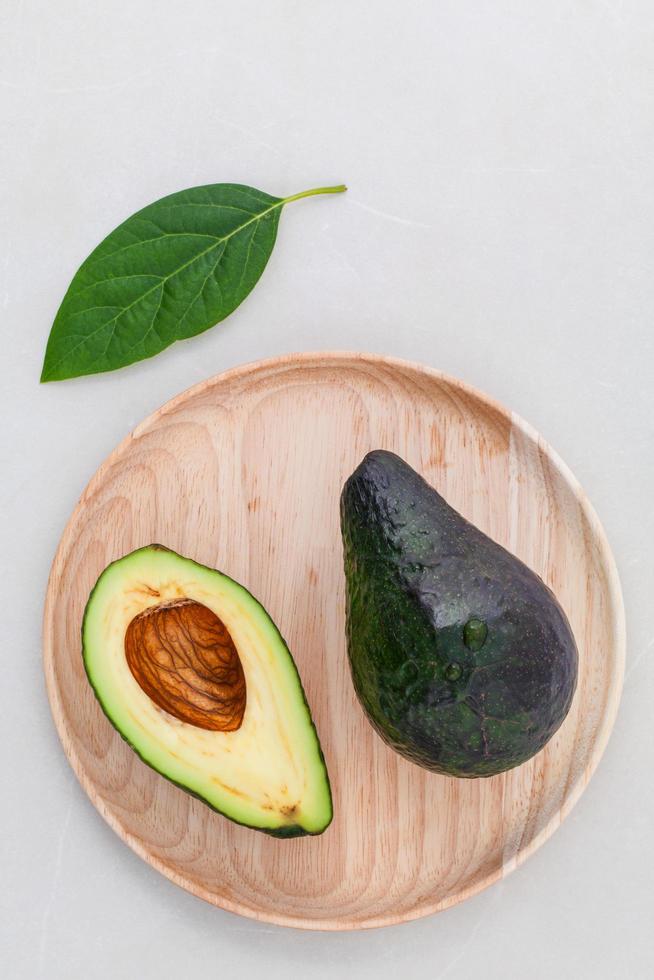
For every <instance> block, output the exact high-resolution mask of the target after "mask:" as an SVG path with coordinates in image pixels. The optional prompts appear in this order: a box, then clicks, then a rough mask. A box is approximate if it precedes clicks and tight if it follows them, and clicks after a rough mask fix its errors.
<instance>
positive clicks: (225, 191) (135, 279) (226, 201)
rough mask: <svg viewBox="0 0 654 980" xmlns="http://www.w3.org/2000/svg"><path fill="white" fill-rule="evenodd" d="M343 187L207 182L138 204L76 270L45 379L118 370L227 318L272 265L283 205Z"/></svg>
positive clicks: (57, 323)
mask: <svg viewBox="0 0 654 980" xmlns="http://www.w3.org/2000/svg"><path fill="white" fill-rule="evenodd" d="M344 190H345V187H344V186H342V185H340V186H338V187H319V188H316V189H315V190H310V191H302V192H301V193H300V194H293V195H292V196H291V197H285V198H280V197H271V195H270V194H264V193H263V191H258V190H255V188H253V187H246V186H244V185H242V184H208V185H207V186H205V187H192V188H190V189H189V190H185V191H179V193H177V194H170V195H169V196H168V197H163V198H161V200H160V201H155V202H154V204H149V205H148V206H147V207H146V208H143V209H142V210H141V211H137V213H136V214H133V215H132V216H131V218H128V219H127V221H124V222H123V224H122V225H119V226H118V228H116V229H115V231H112V232H111V234H110V235H108V236H107V238H105V240H104V241H103V242H102V243H101V244H100V245H98V247H97V248H96V249H95V250H94V251H93V252H91V254H90V255H89V257H88V259H86V261H85V262H84V263H83V264H82V265H81V266H80V268H79V269H78V271H77V272H76V274H75V277H74V279H73V281H72V283H71V284H70V286H69V288H68V292H67V293H66V295H65V296H64V299H63V301H62V304H61V306H60V307H59V310H58V312H57V316H56V317H55V321H54V324H53V325H52V330H51V331H50V337H49V338H48V346H47V348H46V352H45V360H44V362H43V372H42V374H41V381H62V380H63V379H65V378H75V377H79V376H80V375H83V374H98V373H100V372H101V371H114V370H115V369H116V368H121V367H125V366H126V365H127V364H133V363H134V362H135V361H141V360H143V359H144V358H146V357H152V356H153V355H154V354H158V353H159V351H162V350H164V348H166V347H168V346H169V345H170V344H172V343H174V341H176V340H184V339H186V338H188V337H194V336H195V335H196V334H199V333H202V332H203V331H204V330H208V328H209V327H212V326H213V325H214V324H215V323H218V322H219V321H220V320H224V319H225V317H226V316H229V314H230V313H231V312H232V311H233V310H235V309H236V307H237V306H238V305H239V304H240V303H242V302H243V300H244V299H245V297H246V296H247V295H248V293H249V292H250V290H251V289H252V288H253V287H254V286H255V285H256V283H257V281H258V279H259V277H260V276H261V273H262V272H263V270H264V269H265V267H266V263H267V261H268V259H269V257H270V253H271V252H272V250H273V246H274V244H275V238H276V236H277V225H278V224H279V216H280V214H281V210H282V208H283V207H284V205H285V204H288V203H289V202H290V201H296V200H299V199H300V198H302V197H310V196H312V195H314V194H337V193H340V192H341V191H344Z"/></svg>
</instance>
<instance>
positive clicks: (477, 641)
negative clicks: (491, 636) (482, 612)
mask: <svg viewBox="0 0 654 980" xmlns="http://www.w3.org/2000/svg"><path fill="white" fill-rule="evenodd" d="M487 636H488V626H486V623H484V621H483V620H481V619H469V620H468V622H467V623H466V624H465V626H464V627H463V642H464V643H465V645H466V646H467V648H468V650H472V652H473V653H476V652H477V650H481V648H482V647H483V645H484V643H485V642H486V637H487Z"/></svg>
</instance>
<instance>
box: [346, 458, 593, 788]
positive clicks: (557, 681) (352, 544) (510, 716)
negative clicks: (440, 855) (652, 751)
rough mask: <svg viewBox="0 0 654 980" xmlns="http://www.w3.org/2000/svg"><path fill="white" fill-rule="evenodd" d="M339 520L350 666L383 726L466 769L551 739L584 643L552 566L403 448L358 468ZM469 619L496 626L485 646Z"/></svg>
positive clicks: (422, 754)
mask: <svg viewBox="0 0 654 980" xmlns="http://www.w3.org/2000/svg"><path fill="white" fill-rule="evenodd" d="M341 528H342V533H343V545H344V559H345V575H346V585H347V590H346V591H347V635H348V654H349V659H350V667H351V670H352V678H353V682H354V686H355V689H356V692H357V695H358V697H359V700H360V702H361V704H362V706H363V708H364V709H365V711H366V713H367V714H368V717H369V718H370V721H371V722H372V724H373V726H374V727H375V729H376V730H377V731H378V733H379V734H380V735H381V737H382V738H383V739H384V740H385V741H386V742H387V743H388V744H389V745H391V747H392V748H394V749H395V750H396V751H398V752H399V753H400V754H401V755H403V756H405V757H406V758H408V759H410V760H411V761H412V762H415V763H417V764H418V765H420V766H423V767H425V768H427V769H431V770H432V771H434V772H438V773H442V774H444V775H450V776H459V777H468V778H472V777H480V776H492V775H495V774H497V773H500V772H504V771H506V770H508V769H512V768H514V767H515V766H518V765H520V764H521V763H523V762H525V761H526V760H528V759H529V758H531V757H532V756H533V755H535V754H536V752H538V751H539V750H540V749H541V748H543V746H544V745H545V744H546V743H547V742H548V741H549V739H550V738H551V737H552V735H553V734H554V732H555V731H556V730H557V729H558V727H559V726H560V724H561V723H562V721H563V719H564V718H565V716H566V714H567V713H568V710H569V708H570V704H571V702H572V698H573V695H574V691H575V687H576V681H577V661H578V654H577V647H576V644H575V640H574V637H573V634H572V631H571V629H570V625H569V623H568V621H567V618H566V616H565V613H564V612H563V610H562V609H561V607H560V605H559V603H558V601H557V600H556V598H555V596H554V594H553V593H552V592H551V590H550V589H548V588H547V586H546V585H545V584H544V583H543V582H542V580H541V579H540V578H539V577H538V576H537V575H536V574H535V573H534V572H532V571H531V570H530V569H529V568H528V567H527V566H526V565H524V564H523V563H522V562H521V561H519V559H517V558H516V557H515V556H513V555H511V554H510V553H509V552H508V551H506V550H505V549H504V548H502V547H501V546H500V545H498V544H496V543H495V542H494V541H492V540H491V539H490V538H488V537H487V536H486V535H484V534H483V533H482V532H481V531H480V530H479V529H478V528H476V527H474V525H472V524H470V523H469V522H468V521H466V520H465V518H463V517H462V516H461V515H460V514H458V513H457V512H456V511H455V510H453V508H451V507H450V506H449V505H448V504H447V503H446V501H445V500H444V499H443V498H442V497H441V496H440V495H439V494H438V493H437V492H436V491H435V490H434V489H433V488H432V487H430V486H429V484H427V483H426V482H425V481H424V480H423V479H422V477H421V476H419V474H418V473H416V472H415V470H413V469H412V468H411V467H410V466H408V465H407V464H406V463H405V462H404V461H403V460H402V459H400V458H399V457H398V456H395V455H394V454H393V453H388V452H385V451H381V450H380V451H376V452H372V453H369V454H368V456H366V457H365V459H364V460H363V462H362V463H361V464H360V466H359V467H358V468H357V469H356V470H355V472H354V473H353V474H352V476H351V477H350V478H349V479H348V480H347V482H346V484H345V486H344V488H343V493H342V496H341ZM469 619H481V620H482V621H483V622H485V623H486V624H487V626H488V635H487V638H486V640H485V642H484V643H483V645H482V647H481V649H478V650H471V649H468V648H467V647H466V645H465V643H464V639H463V637H464V626H465V624H466V622H467V621H468V620H469ZM448 664H457V665H458V666H459V667H460V668H461V676H460V678H458V679H456V680H455V681H448V680H447V678H446V676H445V669H446V667H447V666H448Z"/></svg>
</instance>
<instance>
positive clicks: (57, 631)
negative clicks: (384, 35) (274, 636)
mask: <svg viewBox="0 0 654 980" xmlns="http://www.w3.org/2000/svg"><path fill="white" fill-rule="evenodd" d="M377 448H385V449H391V450H394V451H395V452H397V453H399V454H400V455H401V456H402V457H404V458H405V459H406V460H407V461H408V462H409V463H410V464H411V465H412V466H414V467H415V468H416V469H417V470H419V471H420V472H421V473H422V474H423V475H424V476H425V477H426V479H427V480H428V481H429V482H430V483H431V484H433V485H434V486H435V487H436V488H437V489H438V490H439V491H440V492H441V493H442V494H443V495H444V496H445V497H446V498H447V500H448V501H449V502H450V503H451V504H452V505H453V506H454V507H456V508H457V509H458V510H460V511H461V512H462V513H463V514H464V515H465V516H466V517H467V518H469V519H470V520H472V521H473V522H474V523H475V524H477V525H478V526H479V527H480V528H481V529H482V530H483V531H485V532H486V533H487V534H489V535H490V536H491V537H492V538H494V539H495V540H496V541H499V542H500V543H501V544H503V545H505V546H506V547H507V548H509V549H510V550H511V551H512V552H514V553H515V554H516V555H518V556H519V557H520V558H522V559H523V561H525V562H527V564H528V565H530V566H531V567H532V568H533V569H535V571H537V572H538V574H539V575H541V576H542V578H543V579H544V580H545V582H546V583H547V584H548V585H549V586H551V588H552V589H554V591H555V592H556V594H557V596H558V597H559V600H560V601H561V603H562V605H563V607H564V609H565V610H566V612H567V614H568V616H569V618H570V622H571V624H572V628H573V630H574V633H575V636H576V638H577V642H578V644H579V653H580V674H579V684H578V688H577V693H576V696H575V699H574V703H573V706H572V710H571V711H570V714H569V715H568V718H567V719H566V721H565V722H564V724H563V726H562V727H561V729H560V730H559V731H558V733H557V734H556V735H555V736H554V738H553V739H552V740H551V742H550V743H549V744H548V745H547V746H546V748H545V749H544V750H543V751H542V752H540V753H539V754H538V755H537V756H536V757H535V758H534V759H532V760H531V761H530V762H528V763H526V764H525V765H523V766H520V767H519V768H518V769H515V770H513V771H512V772H509V773H506V774H504V775H501V776H495V777H493V778H491V779H477V780H465V779H461V780H457V779H450V778H446V777H443V776H437V775H434V774H432V773H428V772H426V771H424V770H422V769H420V768H418V767H417V766H414V765H412V764H411V763H409V762H406V761H404V760H403V759H401V758H400V756H398V755H396V754H395V753H394V752H392V751H391V750H390V749H388V748H387V747H386V746H385V745H384V743H383V742H382V741H381V740H380V739H379V738H378V737H377V735H376V734H375V733H374V732H373V730H372V728H371V727H370V725H369V723H368V721H367V720H366V718H365V717H364V714H363V711H362V710H361V708H360V707H359V704H358V702H357V701H356V699H355V696H354V692H353V689H352V684H351V682H350V675H349V669H348V664H347V658H346V651H345V632H344V579H343V570H342V552H341V540H340V531H339V507H338V504H339V494H340V490H341V487H342V485H343V482H344V480H345V479H346V477H347V476H348V475H349V474H350V473H351V472H352V470H353V469H354V468H355V466H356V465H357V464H358V463H359V462H360V460H361V458H362V457H363V455H364V454H365V453H366V452H368V450H370V449H377ZM153 541H157V542H160V543H161V544H165V545H167V546H168V547H169V548H173V549H174V550H175V551H178V552H180V553H181V554H183V555H188V556H190V557H192V558H194V559H196V560H197V561H199V562H203V563H204V564H207V565H211V566H214V567H216V568H219V569H221V570H223V571H225V572H227V573H228V574H229V575H231V576H233V577H234V578H236V579H237V580H238V581H240V582H243V583H244V584H245V585H246V586H247V588H248V589H250V590H251V591H252V592H253V593H254V595H256V596H257V597H258V598H259V599H260V600H261V601H262V602H263V604H264V606H265V607H266V609H267V610H268V611H269V613H270V614H271V616H272V617H273V619H274V620H275V622H276V623H277V624H278V626H279V628H280V630H281V632H282V634H283V636H284V637H285V638H286V640H287V642H288V644H289V647H290V649H291V651H292V653H293V655H294V657H295V660H296V662H297V665H298V669H299V671H300V675H301V677H302V680H303V683H304V686H305V689H306V693H307V698H308V701H309V704H310V706H311V709H312V711H313V716H314V719H315V721H316V725H317V727H318V732H319V734H320V738H321V741H322V745H323V749H324V751H325V756H326V760H327V765H328V768H329V773H330V776H331V781H332V788H333V793H334V804H335V816H334V822H333V823H332V825H331V827H330V828H329V829H328V830H327V832H326V833H325V834H323V835H322V836H321V837H316V838H310V837H307V838H302V839H297V840H288V841H284V840H281V841H280V840H275V839H273V838H270V837H267V836H265V835H264V834H260V833H256V832H254V831H251V830H247V829H245V828H242V827H238V826H236V825H235V824H232V823H230V822H229V821H228V820H226V819H224V818H223V817H221V816H219V815H218V814H216V813H214V812H212V811H211V810H209V808H208V807H206V806H204V805H203V804H202V803H200V802H199V801H198V800H195V799H192V798H191V797H190V796H188V795H187V794H185V793H184V792H182V791H181V790H180V789H177V788H176V787H175V786H173V785H171V784H170V783H168V782H167V781H166V780H164V779H163V778H162V777H161V776H159V775H157V774H156V773H154V772H153V771H152V770H150V769H148V768H147V766H145V765H144V764H143V763H142V762H141V761H140V760H139V759H138V758H137V756H136V755H135V754H134V753H133V752H132V751H131V750H130V749H129V748H128V747H127V745H126V744H125V743H124V742H123V741H122V739H121V738H120V737H119V736H118V735H117V734H116V733H115V732H114V730H113V729H112V728H111V726H110V725H109V722H108V721H107V719H106V718H105V716H104V715H103V713H102V711H101V710H100V708H99V706H98V704H97V702H96V700H95V698H94V696H93V694H92V692H91V689H90V687H89V685H88V683H87V681H86V677H85V674H84V669H83V666H82V658H81V654H80V625H81V620H82V613H83V610H84V606H85V603H86V600H87V598H88V595H89V592H90V590H91V588H92V586H93V584H94V583H95V580H96V579H97V577H98V575H99V574H100V572H101V571H102V569H103V568H104V567H105V566H106V565H107V564H108V563H109V562H110V561H113V560H114V559H116V558H118V557H120V556H121V555H124V554H125V553H126V552H129V551H131V550H132V549H133V548H138V547H140V546H141V545H145V544H149V543H150V542H153ZM44 647H45V672H46V677H47V684H48V692H49V697H50V702H51V705H52V711H53V715H54V719H55V723H56V725H57V729H58V731H59V735H60V737H61V740H62V742H63V746H64V749H65V751H66V754H67V755H68V758H69V760H70V762H71V765H72V766H73V768H74V770H75V772H76V774H77V776H78V778H79V780H80V782H81V783H82V786H83V787H84V789H85V790H86V792H87V793H88V795H89V796H90V798H91V800H92V801H93V803H94V805H95V806H96V807H97V809H98V810H99V811H100V813H101V814H102V816H103V817H104V818H105V819H106V820H107V821H108V823H109V824H110V825H111V826H112V827H113V829H114V830H115V831H116V833H118V834H119V835H120V837H121V838H122V839H123V840H124V841H126V842H127V843H128V844H129V845H130V847H132V848H133V849H134V850H135V851H136V852H137V854H139V855H140V856H141V857H142V858H144V859H145V860H146V861H148V862H149V863H150V864H152V865H153V866H154V867H155V868H157V869H158V870H159V871H161V872H163V874H165V875H167V876H168V877H169V878H171V879H172V880H173V881H175V882H176V883H177V884H179V885H182V887H184V888H187V889H188V890H189V891H191V892H193V894H195V895H199V896H200V897H201V898H204V899H206V900H207V901H209V902H213V903H214V904H215V905H219V906H221V907H222V908H225V909H229V910H231V911H233V912H240V913H241V914H243V915H248V916H252V917H253V918H256V919H263V920H265V921H268V922H275V923H279V924H283V925H289V926H300V927H303V928H312V929H354V928H362V927H368V926H381V925H389V924H391V923H396V922H402V921H405V920H407V919H413V918H416V917H418V916H422V915H426V914H428V913H430V912H436V911H438V910H440V909H444V908H447V907H448V906H450V905H453V904H455V903H456V902H459V901H461V900H462V899H464V898H466V897H468V896H470V895H473V894H475V893H476V892H478V891H480V890H481V889H482V888H485V887H486V886H487V885H489V884H491V883H492V882H494V881H496V880H497V879H498V878H500V877H502V876H503V875H506V874H508V872H510V871H511V870H512V869H513V868H515V867H516V866H517V865H518V864H521V863H522V862H523V861H524V860H525V859H526V858H527V857H528V856H529V855H530V854H531V853H533V851H535V850H536V848H537V847H539V846H540V844H542V843H543V841H545V840H546V839H547V838H548V837H549V836H550V834H551V833H553V831H554V830H555V829H556V828H557V827H558V826H559V824H560V822H561V821H562V820H563V818H564V817H565V816H566V815H567V814H568V813H569V812H570V810H571V808H572V806H573V805H574V803H575V802H576V800H577V799H578V798H579V796H580V794H581V792H582V791H583V789H584V787H585V786H586V784H587V782H588V780H589V779H590V776H591V774H592V772H593V770H594V769H595V767H596V765H597V763H598V760H599V758H600V756H601V755H602V752H603V750H604V747H605V745H606V742H607V739H608V737H609V733H610V730H611V727H612V725H613V720H614V717H615V713H616V709H617V705H618V700H619V696H620V690H621V684H622V676H623V663H624V613H623V606H622V597H621V592H620V585H619V581H618V578H617V574H616V570H615V565H614V562H613V558H612V555H611V552H610V549H609V546H608V544H607V541H606V538H605V536H604V533H603V531H602V528H601V526H600V524H599V521H598V519H597V517H596V515H595V513H594V511H593V510H592V508H591V506H590V504H589V503H588V501H587V499H586V498H585V496H584V494H583V492H582V490H581V488H580V486H579V484H578V483H577V482H576V480H575V479H574V477H573V476H572V475H571V473H570V472H569V471H568V469H567V468H566V467H565V465H564V464H563V463H562V462H561V460H560V459H559V458H558V457H557V456H556V454H555V453H554V452H552V450H551V449H550V448H549V447H548V446H547V445H546V444H545V443H544V442H543V440H542V439H541V438H540V437H539V436H538V435H537V433H536V432H535V431H534V430H533V429H532V428H530V426H528V425H527V424H526V423H525V422H523V421H522V420H521V419H519V418H516V416H515V415H512V414H511V413H510V412H508V411H506V410H505V409H504V408H502V406H501V405H498V404H497V403H496V402H493V401H492V400H491V399H490V398H488V397H486V396H485V395H482V394H480V393H479V392H477V391H474V390H473V389H471V388H470V387H468V386H467V385H464V384H462V383H461V382H460V381H456V380H454V379H453V378H449V377H447V376H445V375H443V374H441V373H440V372H438V371H434V370H430V369H428V368H425V367H422V366H420V365H417V364H409V363H406V362H402V361H397V360H392V359H390V358H384V357H378V356H375V355H366V354H352V353H326V354H301V355H293V356H288V357H282V358H279V359H275V360H271V361H263V362H260V363H257V364H251V365H246V366H245V367H240V368H236V369H235V370H232V371H228V372H226V373H225V374H222V375H219V376H218V377H216V378H212V379H211V380H209V381H205V382H203V383H202V384H200V385H197V386H196V387H194V388H192V389H191V390H190V391H187V392H185V393H184V394H182V395H180V396H179V397H177V398H174V399H173V400H172V401H171V402H169V403H168V404H167V405H165V406H164V407H163V408H161V409H159V411H157V412H155V414H154V415H152V416H151V417H150V418H149V419H147V420H146V421H145V422H143V423H142V424H141V425H139V426H138V428H137V429H136V430H135V431H134V432H133V433H132V435H131V436H129V437H128V438H127V439H126V440H125V441H124V442H123V443H121V445H120V446H119V447H118V448H117V449H116V450H115V451H114V452H113V453H112V454H111V456H109V458H108V459H107V460H106V462H105V463H104V464H103V465H102V466H101V467H100V469H99V470H98V472H97V473H96V475H95V476H94V477H93V479H92V480H91V482H90V484H89V485H88V487H87V489H86V490H85V492H84V494H83V495H82V498H81V501H80V503H79V504H78V506H77V508H76V510H75V512H74V513H73V516H72V517H71V519H70V522H69V524H68V526H67V528H66V530H65V532H64V534H63V537H62V540H61V544H60V546H59V550H58V552H57V555H56V558H55V561H54V564H53V567H52V573H51V576H50V582H49V586H48V595H47V601H46V607H45V623H44Z"/></svg>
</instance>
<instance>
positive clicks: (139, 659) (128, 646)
mask: <svg viewBox="0 0 654 980" xmlns="http://www.w3.org/2000/svg"><path fill="white" fill-rule="evenodd" d="M125 657H126V659H127V664H128V666H129V669H130V670H131V672H132V675H133V677H134V679H135V680H136V682H137V684H138V685H139V687H140V688H141V689H142V690H143V691H144V692H145V693H146V694H147V695H148V697H149V698H151V700H152V701H154V703H155V704H156V705H157V706H158V707H159V708H162V709H163V710H164V711H166V712H167V713H168V714H169V715H172V716H173V717H174V718H177V719H178V720H179V721H183V722H186V723H187V724H189V725H195V726H196V727H197V728H203V729H205V730H207V731H214V732H234V731H237V730H238V729H239V728H240V727H241V725H242V723H243V715H244V714H245V705H246V700H247V697H246V685H245V674H244V673H243V666H242V664H241V660H240V657H239V655H238V651H237V649H236V646H235V645H234V641H233V640H232V638H231V636H230V634H229V631H228V630H227V627H226V626H225V624H224V623H223V622H222V620H220V619H219V618H218V616H216V614H215V613H214V612H212V610H211V609H209V608H208V607H207V606H204V605H202V603H200V602H196V601H195V600H194V599H176V600H174V601H172V602H165V603H160V604H159V605H155V606H150V607H148V608H147V609H145V610H144V611H143V612H141V613H139V614H138V616H135V617H134V619H132V621H131V622H130V623H129V625H128V627H127V630H126V632H125Z"/></svg>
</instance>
